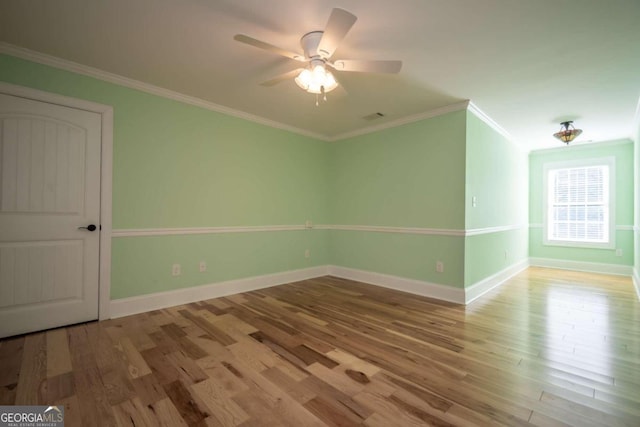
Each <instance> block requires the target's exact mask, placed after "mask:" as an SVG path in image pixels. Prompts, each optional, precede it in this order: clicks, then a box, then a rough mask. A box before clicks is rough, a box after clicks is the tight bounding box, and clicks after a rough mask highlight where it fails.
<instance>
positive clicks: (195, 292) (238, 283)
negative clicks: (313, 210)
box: [110, 266, 329, 319]
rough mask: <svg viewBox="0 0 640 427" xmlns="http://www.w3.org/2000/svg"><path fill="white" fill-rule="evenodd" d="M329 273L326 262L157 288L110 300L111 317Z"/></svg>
mask: <svg viewBox="0 0 640 427" xmlns="http://www.w3.org/2000/svg"><path fill="white" fill-rule="evenodd" d="M327 274H329V273H328V268H327V266H320V267H311V268H304V269H300V270H292V271H285V272H282V273H274V274H265V275H263V276H254V277H247V278H244V279H237V280H228V281H225V282H218V283H211V284H208V285H201V286H193V287H190V288H185V289H176V290H173V291H166V292H157V293H153V294H149V295H140V296H135V297H130V298H122V299H116V300H112V301H111V307H110V313H111V318H112V319H115V318H117V317H123V316H129V315H131V314H138V313H144V312H147V311H152V310H158V309H161V308H166V307H172V306H175V305H180V304H188V303H191V302H196V301H202V300H206V299H210V298H219V297H224V296H227V295H233V294H238V293H241V292H249V291H254V290H256V289H263V288H269V287H271V286H276V285H282V284H285V283H291V282H297V281H300V280H306V279H312V278H314V277H320V276H326V275H327Z"/></svg>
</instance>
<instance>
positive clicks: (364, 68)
mask: <svg viewBox="0 0 640 427" xmlns="http://www.w3.org/2000/svg"><path fill="white" fill-rule="evenodd" d="M329 65H331V66H332V67H333V68H334V69H336V70H337V71H357V72H363V73H389V74H395V73H399V72H400V69H401V68H402V61H375V60H373V61H367V60H359V59H340V60H338V61H336V62H334V63H332V64H329Z"/></svg>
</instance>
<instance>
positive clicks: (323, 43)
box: [233, 8, 402, 105]
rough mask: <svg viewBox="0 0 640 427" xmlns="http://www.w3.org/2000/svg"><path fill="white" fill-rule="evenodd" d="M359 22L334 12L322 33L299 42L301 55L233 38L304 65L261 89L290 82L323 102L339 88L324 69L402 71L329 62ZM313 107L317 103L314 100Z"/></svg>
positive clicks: (386, 65) (393, 66)
mask: <svg viewBox="0 0 640 427" xmlns="http://www.w3.org/2000/svg"><path fill="white" fill-rule="evenodd" d="M357 19H358V18H357V17H356V16H355V15H353V14H351V13H349V12H347V11H346V10H343V9H339V8H334V9H333V10H332V11H331V16H329V21H328V22H327V25H326V28H325V29H324V31H312V32H310V33H307V34H305V35H304V36H302V38H301V39H300V45H301V46H302V50H303V52H304V54H299V53H295V52H289V51H287V50H284V49H281V48H279V47H277V46H274V45H272V44H269V43H265V42H263V41H260V40H257V39H254V38H252V37H249V36H246V35H244V34H236V35H235V36H234V37H233V38H234V40H236V41H239V42H241V43H245V44H248V45H251V46H254V47H257V48H259V49H263V50H267V51H269V52H272V53H275V54H277V55H281V56H284V57H286V58H290V59H293V60H295V61H299V62H304V63H306V64H307V65H306V66H305V67H303V68H297V69H295V70H293V71H289V72H288V73H284V74H280V75H278V76H276V77H274V78H272V79H270V80H267V81H265V82H262V83H260V84H261V85H262V86H273V85H276V84H278V83H280V82H283V81H286V80H289V79H291V78H293V79H294V80H295V82H296V84H297V85H298V86H299V87H300V88H302V89H303V90H305V91H307V92H309V93H314V94H316V95H322V96H323V98H324V100H325V101H326V95H325V94H326V93H327V92H331V91H332V90H334V89H335V88H336V87H338V82H337V80H336V79H335V77H334V76H333V74H332V73H331V71H329V70H328V69H327V66H328V67H330V68H332V69H334V70H336V71H355V72H369V73H398V72H400V69H401V68H402V61H376V60H359V59H339V60H336V61H333V62H331V61H330V58H331V56H332V55H333V53H334V52H335V50H336V49H337V47H338V44H339V43H340V42H341V41H342V39H343V38H344V37H345V36H346V35H347V33H348V32H349V30H350V29H351V27H352V26H353V24H354V23H355V22H356V20H357ZM316 105H318V100H317V98H316Z"/></svg>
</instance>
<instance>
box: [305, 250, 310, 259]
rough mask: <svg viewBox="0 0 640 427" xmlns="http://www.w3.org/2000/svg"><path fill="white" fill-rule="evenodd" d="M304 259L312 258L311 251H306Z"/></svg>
mask: <svg viewBox="0 0 640 427" xmlns="http://www.w3.org/2000/svg"><path fill="white" fill-rule="evenodd" d="M304 257H305V258H311V251H310V250H309V249H307V250H305V251H304Z"/></svg>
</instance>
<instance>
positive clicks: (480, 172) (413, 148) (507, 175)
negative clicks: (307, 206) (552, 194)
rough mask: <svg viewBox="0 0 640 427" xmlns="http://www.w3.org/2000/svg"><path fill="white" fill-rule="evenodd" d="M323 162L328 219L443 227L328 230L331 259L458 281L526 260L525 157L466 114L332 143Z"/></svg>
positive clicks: (470, 282)
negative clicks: (402, 230)
mask: <svg viewBox="0 0 640 427" xmlns="http://www.w3.org/2000/svg"><path fill="white" fill-rule="evenodd" d="M329 164H330V173H329V176H330V178H329V179H330V183H331V184H330V189H329V194H330V203H329V206H330V211H329V212H330V220H331V223H332V224H339V225H359V226H391V227H408V228H413V227H415V228H427V229H436V230H439V231H444V232H445V234H450V235H429V234H399V233H380V232H373V231H361V230H358V231H355V230H333V231H332V232H331V234H330V236H331V237H330V245H331V246H330V250H329V253H330V254H331V257H332V262H333V264H336V265H339V266H345V267H351V268H357V269H361V270H367V271H375V272H379V273H384V274H391V275H396V276H401V277H407V278H411V279H417V280H422V281H426V282H430V283H436V284H440V285H447V286H453V287H458V288H461V287H468V286H471V285H473V284H475V283H477V282H479V281H480V280H482V279H485V278H487V277H489V276H491V275H493V274H495V273H497V272H499V271H501V270H504V269H505V268H507V267H509V266H511V265H513V264H515V263H517V262H519V261H522V260H525V259H526V257H527V250H528V247H527V238H528V235H527V230H526V227H525V225H526V224H527V215H528V211H527V202H528V199H527V189H528V188H527V182H528V175H527V168H528V158H527V154H526V152H524V151H523V150H521V149H519V148H518V147H517V146H515V145H514V144H513V143H512V142H510V141H508V140H507V139H506V138H504V137H503V136H501V135H500V134H499V133H497V132H496V131H495V130H493V129H492V128H491V127H489V126H488V125H487V124H485V123H484V122H483V121H481V120H480V119H479V118H477V117H476V116H475V114H473V113H471V112H468V111H466V110H465V111H458V112H454V113H449V114H446V115H442V116H438V117H434V118H430V119H426V120H423V121H420V122H417V123H412V124H408V125H404V126H400V127H396V128H392V129H387V130H384V131H381V132H376V133H372V134H368V135H363V136H359V137H357V138H351V139H349V140H346V141H340V142H339V143H337V144H335V145H334V146H333V150H332V154H331V160H330V163H329ZM472 196H476V197H477V205H476V207H473V206H472V203H471V197H472ZM517 225H519V226H521V227H520V228H514V229H513V230H507V231H499V232H495V231H493V232H489V233H483V234H478V235H473V236H466V237H465V236H463V235H457V236H456V235H451V234H454V233H450V232H447V230H449V231H451V230H455V231H456V232H458V234H461V233H462V232H463V231H464V230H467V231H468V230H474V229H484V228H490V227H504V226H517ZM505 251H506V253H507V255H506V256H505ZM436 261H442V262H443V263H444V267H445V268H444V272H443V273H438V272H436V269H435V264H436Z"/></svg>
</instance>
